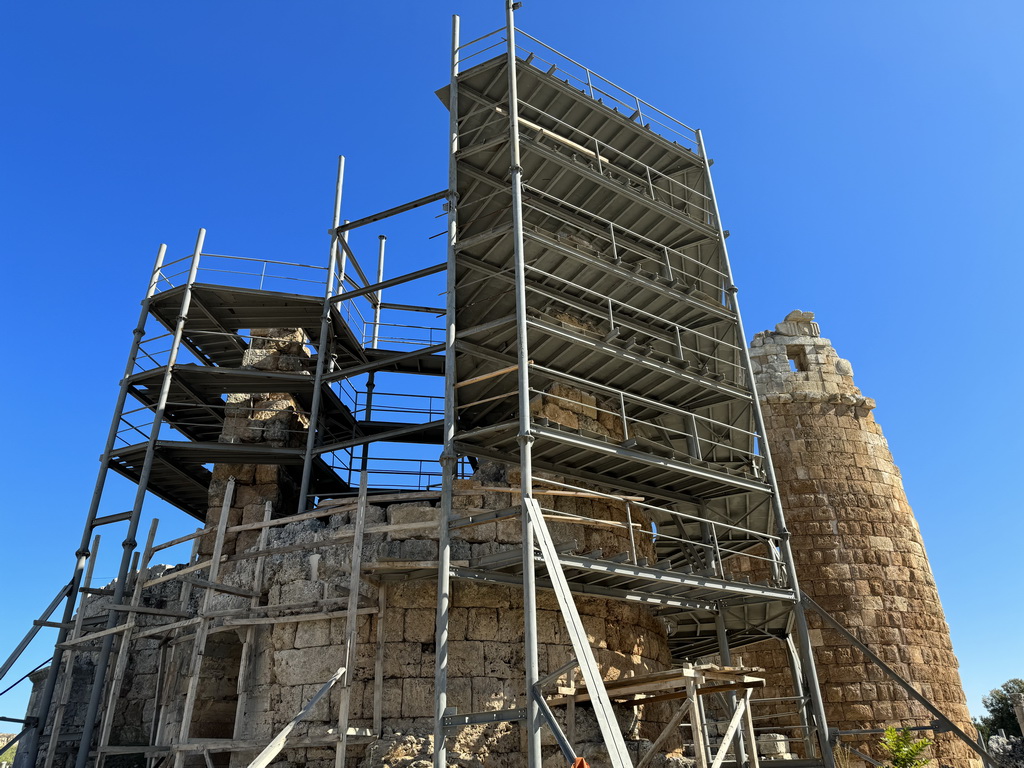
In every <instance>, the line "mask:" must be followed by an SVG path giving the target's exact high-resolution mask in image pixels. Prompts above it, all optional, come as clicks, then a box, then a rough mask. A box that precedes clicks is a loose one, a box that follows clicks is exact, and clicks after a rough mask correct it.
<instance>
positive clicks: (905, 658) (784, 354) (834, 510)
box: [737, 311, 980, 768]
mask: <svg viewBox="0 0 1024 768" xmlns="http://www.w3.org/2000/svg"><path fill="white" fill-rule="evenodd" d="M751 360H752V364H753V370H754V376H755V379H756V384H757V391H758V396H759V398H760V400H761V407H762V409H763V412H764V417H765V431H766V435H767V437H768V444H769V446H770V447H771V452H772V460H773V463H774V466H775V474H776V477H777V480H778V483H779V492H780V494H781V498H782V506H783V508H784V509H785V510H786V522H787V524H788V525H789V528H790V531H791V533H792V546H793V555H794V559H795V561H796V568H797V573H798V574H799V577H800V586H801V589H802V590H803V591H804V592H805V593H807V594H808V595H810V597H812V598H813V599H814V600H815V601H816V602H817V603H818V604H819V605H820V606H821V607H822V608H824V609H825V610H826V611H827V612H829V613H830V614H831V615H832V616H833V617H835V618H836V619H838V620H839V622H840V623H842V624H843V625H844V626H846V627H848V628H850V629H852V630H853V631H854V632H855V633H856V634H857V635H858V636H859V637H860V639H861V641H862V642H864V643H865V644H866V645H868V646H869V647H870V648H871V649H872V650H873V652H874V653H876V654H877V655H878V656H880V657H881V658H882V660H883V661H884V662H886V663H887V664H889V665H890V666H892V667H893V668H894V669H895V670H896V671H897V672H898V673H899V674H900V675H901V676H902V677H903V678H904V679H906V680H908V681H910V683H911V684H913V685H914V686H915V687H916V688H917V689H918V690H919V691H920V692H921V693H922V694H924V695H925V696H926V697H927V698H928V699H929V700H931V701H932V703H934V704H935V706H937V707H938V708H939V710H940V711H942V712H943V713H944V714H945V715H946V716H947V717H949V718H950V719H951V720H953V722H955V723H957V725H958V726H959V727H960V728H962V729H964V730H965V731H967V732H968V733H972V732H973V726H972V725H971V718H970V714H969V713H968V711H967V704H966V700H965V697H964V692H963V687H962V685H961V683H960V676H959V673H958V671H957V669H958V666H959V665H958V663H957V659H956V656H955V655H954V654H953V646H952V643H951V641H950V635H949V627H948V626H947V624H946V620H945V617H944V616H943V613H942V605H941V603H940V601H939V595H938V591H937V589H936V587H935V580H934V579H933V578H932V573H931V568H930V567H929V565H928V558H927V556H926V554H925V549H924V542H923V541H922V539H921V532H920V530H919V528H918V525H917V521H916V520H915V519H914V514H913V511H912V510H911V508H910V505H909V504H908V502H907V497H906V493H905V492H904V490H903V482H902V480H901V477H900V471H899V469H898V468H897V467H896V465H895V463H894V462H893V458H892V454H891V453H890V451H889V446H888V444H887V443H886V440H885V437H884V436H883V434H882V428H881V427H880V426H879V424H878V423H877V422H876V421H875V419H874V414H873V411H874V408H875V401H874V400H872V399H871V398H870V397H865V396H864V395H863V394H862V393H861V391H860V390H859V389H858V388H857V387H856V385H855V384H854V382H853V367H852V365H851V364H850V362H849V361H847V360H844V359H842V358H841V357H839V355H838V354H837V353H836V351H835V349H834V348H833V347H832V344H831V342H830V341H829V340H828V339H826V338H822V336H821V330H820V328H819V327H818V324H817V323H816V322H815V321H814V314H813V313H811V312H800V311H794V312H791V313H789V314H788V315H787V316H786V318H785V320H784V322H782V323H779V324H778V325H777V326H775V330H774V331H764V332H762V333H758V334H757V335H756V336H755V337H754V338H753V340H752V342H751ZM746 567H747V568H749V569H751V570H756V567H755V566H754V565H753V564H752V563H751V562H749V561H748V563H747V564H746ZM737 570H740V566H737ZM808 619H809V621H810V623H811V626H812V633H811V634H812V645H813V646H814V657H815V663H816V666H817V670H818V679H819V681H820V684H821V689H822V694H823V698H824V702H825V708H826V709H825V711H826V714H827V716H828V723H829V726H830V727H831V728H838V729H839V730H855V729H864V728H879V727H885V726H887V725H896V726H928V725H931V723H932V719H933V718H932V716H931V715H930V714H929V713H927V712H926V711H925V710H924V708H923V707H921V706H920V705H918V704H916V703H914V702H912V701H911V700H910V699H909V697H908V696H907V694H906V693H905V692H904V691H903V690H901V689H900V688H899V687H898V686H897V685H896V683H894V682H893V681H892V680H891V679H889V678H888V677H886V676H885V675H884V673H882V671H881V670H880V669H879V668H878V667H877V666H875V665H874V664H872V663H871V662H870V661H869V660H868V659H866V658H864V657H863V656H862V655H861V654H860V652H859V651H857V650H856V649H855V648H852V647H851V646H850V645H849V644H848V643H847V642H846V641H845V640H844V639H843V638H841V637H840V636H839V635H838V634H836V633H835V632H834V631H832V630H831V629H828V628H825V627H823V626H822V624H821V621H820V619H818V617H817V616H816V615H815V614H814V613H813V612H811V613H809V614H808ZM744 658H745V659H747V660H748V661H750V662H752V663H756V664H757V665H759V666H762V667H765V668H766V669H767V670H769V673H768V675H767V677H768V686H767V688H766V690H765V692H764V696H765V697H772V696H783V695H786V694H785V691H787V690H790V688H789V686H790V683H789V678H788V674H783V673H782V672H781V670H784V669H786V664H787V660H786V658H787V657H786V650H785V649H784V648H783V647H782V646H781V645H780V644H779V643H771V642H767V643H761V644H759V645H756V646H752V647H751V648H749V649H744ZM773 671H774V672H773ZM926 735H928V736H929V738H932V735H931V734H926ZM934 739H935V741H936V744H935V745H934V746H933V747H932V754H933V756H934V757H936V758H937V759H938V762H939V763H940V764H941V765H948V766H957V767H958V768H966V767H967V766H978V765H980V761H979V760H978V758H977V755H976V754H975V753H974V752H972V751H971V750H970V749H969V748H968V747H967V746H966V745H965V744H963V743H962V742H961V741H959V740H958V739H957V738H956V737H955V736H953V735H952V734H949V733H944V734H939V735H937V736H935V737H934ZM877 741H878V740H877V737H876V736H859V737H858V736H847V737H843V739H842V742H841V743H844V744H849V745H852V746H853V747H855V748H856V749H858V750H860V751H862V752H866V753H867V754H869V755H872V756H873V757H875V759H877V760H885V759H887V756H886V755H885V754H884V753H880V751H879V749H878V747H877ZM853 759H854V760H858V758H856V757H853Z"/></svg>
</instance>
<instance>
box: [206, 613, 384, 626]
mask: <svg viewBox="0 0 1024 768" xmlns="http://www.w3.org/2000/svg"><path fill="white" fill-rule="evenodd" d="M372 613H377V609H376V608H357V609H356V615H358V616H364V615H366V614H372ZM347 617H348V611H347V610H345V611H333V612H324V613H305V614H301V615H298V616H264V617H255V618H251V619H224V623H223V624H222V625H221V626H222V627H248V626H256V625H262V624H299V623H301V622H303V621H320V620H322V619H344V618H347Z"/></svg>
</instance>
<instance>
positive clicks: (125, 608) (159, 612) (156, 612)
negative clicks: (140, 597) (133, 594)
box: [110, 605, 190, 619]
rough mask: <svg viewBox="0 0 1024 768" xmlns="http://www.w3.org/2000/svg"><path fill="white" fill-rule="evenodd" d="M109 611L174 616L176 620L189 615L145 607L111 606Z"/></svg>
mask: <svg viewBox="0 0 1024 768" xmlns="http://www.w3.org/2000/svg"><path fill="white" fill-rule="evenodd" d="M110 610H112V611H119V612H120V613H145V614H149V615H151V616H174V617H175V618H178V619H187V618H190V614H187V613H182V612H181V611H169V610H167V609H166V608H150V607H148V606H145V605H112V606H110Z"/></svg>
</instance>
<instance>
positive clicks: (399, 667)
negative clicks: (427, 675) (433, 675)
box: [384, 642, 423, 678]
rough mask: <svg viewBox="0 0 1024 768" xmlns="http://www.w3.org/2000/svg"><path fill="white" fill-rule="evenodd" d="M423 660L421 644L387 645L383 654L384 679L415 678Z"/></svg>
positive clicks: (402, 643)
mask: <svg viewBox="0 0 1024 768" xmlns="http://www.w3.org/2000/svg"><path fill="white" fill-rule="evenodd" d="M422 659H423V645H422V644H421V643H407V642H401V643H388V645H387V653H385V654H384V677H399V678H406V677H416V676H418V675H419V674H420V668H421V664H422Z"/></svg>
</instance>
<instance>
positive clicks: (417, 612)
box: [403, 608, 436, 643]
mask: <svg viewBox="0 0 1024 768" xmlns="http://www.w3.org/2000/svg"><path fill="white" fill-rule="evenodd" d="M435 619H436V612H435V610H434V609H433V608H411V609H409V610H407V611H405V625H404V631H403V637H404V639H405V641H406V642H410V643H431V642H433V641H434V622H435Z"/></svg>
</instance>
